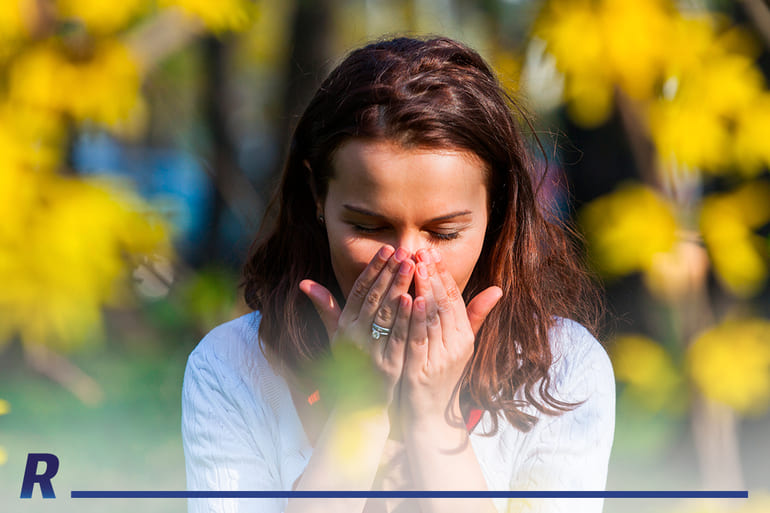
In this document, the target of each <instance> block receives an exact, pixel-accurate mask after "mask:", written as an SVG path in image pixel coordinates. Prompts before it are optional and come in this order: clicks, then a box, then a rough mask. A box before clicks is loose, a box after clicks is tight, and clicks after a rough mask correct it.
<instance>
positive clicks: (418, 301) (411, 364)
mask: <svg viewBox="0 0 770 513" xmlns="http://www.w3.org/2000/svg"><path fill="white" fill-rule="evenodd" d="M427 361H428V327H427V326H426V324H425V298H424V297H422V296H418V297H416V298H414V303H413V304H412V317H411V319H410V320H409V337H408V339H407V343H406V360H405V361H404V373H405V374H407V375H409V376H416V375H417V374H418V373H421V372H422V370H423V368H424V367H425V363H426V362H427Z"/></svg>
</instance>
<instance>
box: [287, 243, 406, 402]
mask: <svg viewBox="0 0 770 513" xmlns="http://www.w3.org/2000/svg"><path fill="white" fill-rule="evenodd" d="M408 256H409V253H408V252H407V251H406V250H404V249H403V248H400V249H399V250H398V251H394V250H393V248H392V247H391V246H389V245H385V246H383V247H382V248H380V250H379V251H378V252H377V254H376V255H375V256H374V257H373V258H372V260H371V261H370V262H369V264H368V265H367V266H366V268H365V269H364V270H363V271H362V272H361V274H360V275H359V276H358V279H357V280H356V282H355V283H354V284H353V287H352V289H351V291H350V294H349V296H348V299H347V301H346V303H345V307H344V308H343V309H342V310H340V307H339V305H338V304H337V302H336V300H335V299H334V296H333V295H332V294H331V293H330V292H329V290H328V289H326V288H325V287H324V286H322V285H321V284H319V283H317V282H315V281H313V280H302V281H301V282H300V284H299V286H300V290H302V292H304V293H305V294H306V295H307V296H308V298H309V299H310V301H311V302H312V303H313V306H314V307H315V309H316V311H318V314H319V316H320V317H321V320H322V321H323V323H324V326H325V327H326V331H327V333H328V335H329V340H330V342H331V347H332V353H333V354H334V352H335V347H337V348H339V347H340V345H341V344H344V343H345V342H348V343H352V344H353V345H354V346H356V347H358V348H359V349H361V350H362V351H363V352H364V353H366V354H368V355H369V356H370V359H371V362H372V364H373V366H374V368H375V369H376V370H377V371H379V372H378V375H379V376H380V378H381V379H380V380H377V381H378V382H379V383H378V385H379V386H377V387H376V388H378V390H373V391H371V393H373V394H375V395H376V397H367V398H365V399H366V400H367V402H368V406H373V405H375V404H377V403H378V402H381V404H383V405H384V406H388V405H390V403H391V402H392V401H393V398H394V396H395V388H396V385H397V383H398V381H399V378H400V377H401V370H402V367H403V364H404V353H405V345H406V339H407V335H408V331H409V320H410V318H411V312H412V298H411V296H410V295H409V294H408V293H407V292H408V290H409V286H410V284H411V282H412V277H413V274H414V269H415V264H414V262H413V261H412V260H411V259H409V258H408ZM373 323H377V324H378V325H379V326H382V327H384V328H389V329H390V330H391V332H390V334H389V335H387V336H381V337H380V338H379V339H378V340H375V339H374V338H373V337H372V324H373ZM345 385H346V386H347V387H348V388H349V389H350V390H352V391H355V392H359V391H360V390H358V388H356V384H355V383H350V384H347V383H346V384H345ZM364 388H366V387H364ZM367 392H368V391H367Z"/></svg>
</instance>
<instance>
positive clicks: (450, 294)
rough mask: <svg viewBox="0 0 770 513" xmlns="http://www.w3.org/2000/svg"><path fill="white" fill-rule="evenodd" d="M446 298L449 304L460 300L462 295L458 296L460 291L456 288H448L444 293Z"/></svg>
mask: <svg viewBox="0 0 770 513" xmlns="http://www.w3.org/2000/svg"><path fill="white" fill-rule="evenodd" d="M446 295H447V298H448V299H449V301H450V302H452V303H454V302H456V301H457V300H459V299H460V298H462V294H460V290H459V289H458V288H457V287H450V288H449V289H448V290H447V291H446Z"/></svg>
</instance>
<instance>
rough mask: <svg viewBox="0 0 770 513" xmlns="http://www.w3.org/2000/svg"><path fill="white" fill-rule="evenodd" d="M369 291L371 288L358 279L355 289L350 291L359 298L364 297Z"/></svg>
mask: <svg viewBox="0 0 770 513" xmlns="http://www.w3.org/2000/svg"><path fill="white" fill-rule="evenodd" d="M368 292H369V288H368V287H367V286H366V285H365V284H364V283H362V282H360V281H356V283H355V284H354V285H353V290H352V291H351V292H350V293H351V294H353V296H354V297H355V298H357V299H364V298H365V297H366V295H367V293H368Z"/></svg>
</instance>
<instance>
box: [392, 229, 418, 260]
mask: <svg viewBox="0 0 770 513" xmlns="http://www.w3.org/2000/svg"><path fill="white" fill-rule="evenodd" d="M393 247H394V248H396V249H398V248H404V249H405V250H406V251H407V252H408V253H409V258H411V259H412V260H416V259H417V256H416V255H417V251H419V250H420V249H421V248H424V247H426V246H425V241H423V240H422V238H421V237H420V233H419V231H412V230H399V231H397V232H396V237H395V240H394V241H393Z"/></svg>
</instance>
